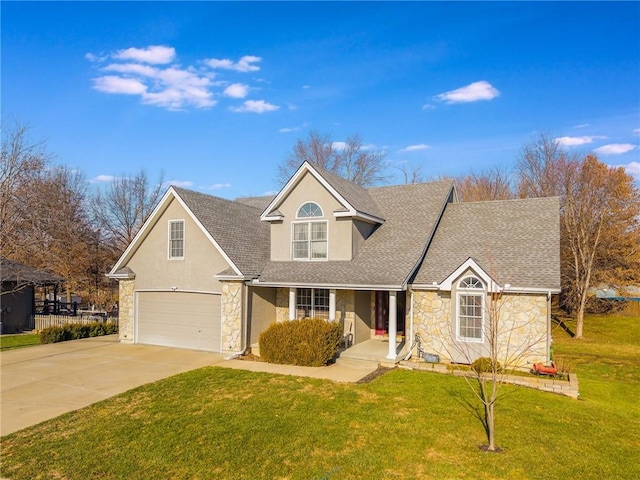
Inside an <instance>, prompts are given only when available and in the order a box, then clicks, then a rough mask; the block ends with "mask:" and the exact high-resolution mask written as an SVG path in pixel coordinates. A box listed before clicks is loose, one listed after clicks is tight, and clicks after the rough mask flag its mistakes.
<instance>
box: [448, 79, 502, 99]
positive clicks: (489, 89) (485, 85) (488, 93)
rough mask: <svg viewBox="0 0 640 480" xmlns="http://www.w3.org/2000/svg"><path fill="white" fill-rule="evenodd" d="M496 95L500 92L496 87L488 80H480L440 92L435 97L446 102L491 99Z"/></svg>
mask: <svg viewBox="0 0 640 480" xmlns="http://www.w3.org/2000/svg"><path fill="white" fill-rule="evenodd" d="M498 95H500V92H499V91H498V89H497V88H495V87H494V86H492V85H491V84H490V83H489V82H487V81H484V80H481V81H479V82H473V83H471V84H469V85H467V86H466V87H461V88H458V89H456V90H451V91H449V92H444V93H441V94H439V95H436V96H435V98H436V99H438V100H442V101H443V102H446V103H469V102H477V101H479V100H492V99H494V98H496V97H497V96H498Z"/></svg>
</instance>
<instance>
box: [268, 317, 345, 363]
mask: <svg viewBox="0 0 640 480" xmlns="http://www.w3.org/2000/svg"><path fill="white" fill-rule="evenodd" d="M342 330H343V329H342V324H340V323H339V322H328V321H326V320H323V319H321V318H305V319H302V320H292V321H289V322H280V323H272V324H271V325H270V326H269V328H267V329H266V330H265V331H264V332H262V333H261V334H260V338H259V340H258V341H259V344H260V357H262V359H263V360H264V361H266V362H269V363H280V364H286V365H304V366H307V367H320V366H322V365H326V364H327V363H329V362H330V361H331V360H332V359H333V357H335V355H336V353H338V347H339V346H340V341H341V340H342V334H343V331H342Z"/></svg>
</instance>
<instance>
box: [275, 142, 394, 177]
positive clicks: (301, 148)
mask: <svg viewBox="0 0 640 480" xmlns="http://www.w3.org/2000/svg"><path fill="white" fill-rule="evenodd" d="M386 155H387V154H386V152H385V151H384V150H375V149H370V148H368V147H367V146H366V145H364V144H363V142H362V139H361V138H360V136H359V135H357V134H356V135H352V136H350V137H349V138H347V140H346V142H344V143H335V142H333V141H332V140H331V137H330V136H329V135H328V134H320V133H318V132H316V131H312V132H310V133H309V135H308V137H307V138H306V139H305V140H302V139H299V140H298V141H297V142H296V144H295V145H294V147H293V152H292V153H291V154H290V155H289V157H288V158H287V159H286V160H285V161H284V163H282V164H281V165H280V166H279V167H278V180H279V181H280V182H282V183H284V182H286V181H287V180H289V178H290V177H291V175H292V174H293V172H295V170H296V169H297V168H298V167H299V166H300V165H301V164H302V163H303V162H305V161H308V162H309V163H312V164H314V165H317V166H319V167H322V168H324V169H325V170H329V171H330V172H333V173H335V174H337V175H340V176H341V177H343V178H346V179H347V180H349V181H351V182H354V183H355V184H357V185H360V186H362V187H368V186H371V185H375V184H377V183H380V182H382V181H384V180H386V177H385V175H384V170H385V168H386V164H385V161H384V159H385V157H386Z"/></svg>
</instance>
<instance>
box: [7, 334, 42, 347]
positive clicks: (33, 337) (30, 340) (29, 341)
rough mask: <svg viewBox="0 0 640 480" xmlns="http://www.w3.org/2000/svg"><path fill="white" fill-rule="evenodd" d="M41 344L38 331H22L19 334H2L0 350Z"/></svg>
mask: <svg viewBox="0 0 640 480" xmlns="http://www.w3.org/2000/svg"><path fill="white" fill-rule="evenodd" d="M32 345H40V335H39V334H37V333H21V334H19V335H1V336H0V351H1V350H11V349H14V348H23V347H31V346H32Z"/></svg>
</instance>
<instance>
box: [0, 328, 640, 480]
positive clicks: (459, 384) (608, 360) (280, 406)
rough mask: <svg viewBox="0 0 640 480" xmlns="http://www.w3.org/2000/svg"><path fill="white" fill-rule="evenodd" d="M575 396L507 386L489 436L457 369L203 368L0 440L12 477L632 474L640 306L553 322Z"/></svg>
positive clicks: (639, 458)
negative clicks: (306, 373)
mask: <svg viewBox="0 0 640 480" xmlns="http://www.w3.org/2000/svg"><path fill="white" fill-rule="evenodd" d="M554 334H555V338H556V342H555V352H556V357H559V358H562V357H564V358H566V361H567V362H571V363H572V365H573V370H574V371H575V372H577V374H578V377H579V380H580V387H581V399H580V400H573V399H570V398H567V397H563V396H559V395H554V394H550V393H544V392H539V391H535V390H531V389H526V388H519V387H514V386H509V385H507V386H505V387H504V392H505V393H506V396H505V398H504V399H503V400H502V402H501V403H500V404H499V405H498V407H497V425H496V427H497V444H498V445H499V446H500V447H502V448H503V453H500V454H492V453H486V452H484V451H481V450H480V449H478V445H480V444H482V443H485V441H486V439H485V437H484V434H483V430H482V427H481V425H480V423H479V422H478V421H477V420H476V419H475V418H474V417H473V416H472V415H471V413H470V412H469V411H468V410H467V408H466V406H465V402H464V401H465V399H469V398H470V394H469V390H468V387H467V385H466V383H465V381H464V379H462V378H458V377H454V376H449V375H439V374H436V373H429V372H416V371H406V370H399V369H398V370H393V371H391V372H389V373H387V374H385V375H383V376H381V377H378V378H376V379H375V380H373V381H372V382H371V383H366V384H346V385H345V384H336V383H333V382H329V381H322V380H314V379H306V378H296V377H289V376H280V375H271V374H262V373H252V372H246V371H237V370H230V369H225V368H216V367H209V368H204V369H200V370H196V371H193V372H189V373H185V374H182V375H177V376H175V377H172V378H169V379H167V380H163V381H160V382H157V383H154V384H151V385H147V386H143V387H140V388H137V389H135V390H132V391H129V392H127V393H125V394H122V395H119V396H117V397H114V398H112V399H109V400H106V401H104V402H101V403H98V404H95V405H93V406H91V407H88V408H85V409H83V410H79V411H76V412H72V413H69V414H66V415H63V416H61V417H58V418H57V419H54V420H51V421H48V422H45V423H43V424H40V425H38V426H35V427H32V428H28V429H26V430H23V431H20V432H16V433H14V434H11V435H9V436H6V437H4V438H3V439H2V457H3V458H2V463H3V465H2V476H3V477H8V478H12V479H16V480H19V479H37V478H65V479H90V478H100V479H160V478H162V479H168V478H171V479H214V478H215V479H227V478H228V479H274V478H279V479H411V478H415V479H442V478H470V479H496V478H504V479H554V478H557V479H566V478H580V479H599V480H600V479H604V478H640V448H638V447H639V446H640V407H638V401H637V399H638V393H639V388H638V387H639V386H640V341H639V339H640V319H635V320H632V319H629V318H628V317H590V318H588V319H587V320H586V322H585V336H586V339H585V340H581V341H575V340H572V339H570V338H568V336H567V334H566V333H565V332H564V331H563V330H561V329H559V328H558V329H556V331H555V332H554Z"/></svg>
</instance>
